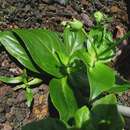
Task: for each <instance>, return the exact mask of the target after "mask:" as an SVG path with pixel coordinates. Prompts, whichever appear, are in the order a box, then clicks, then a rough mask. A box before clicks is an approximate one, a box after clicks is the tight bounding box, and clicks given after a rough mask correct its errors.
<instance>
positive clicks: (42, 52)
mask: <svg viewBox="0 0 130 130" xmlns="http://www.w3.org/2000/svg"><path fill="white" fill-rule="evenodd" d="M15 32H16V33H17V34H18V35H19V37H20V38H21V39H22V40H23V41H24V43H25V46H26V47H27V49H28V51H29V53H30V54H31V56H32V58H33V60H34V61H35V63H36V64H37V65H38V66H39V67H40V68H41V69H43V70H44V71H46V72H47V73H49V74H51V75H53V76H55V77H62V73H61V68H62V64H61V62H60V61H59V59H58V57H57V55H56V52H57V51H59V48H60V47H59V46H60V41H59V39H58V38H57V36H56V34H54V33H51V32H49V31H47V30H42V29H37V30H15Z"/></svg>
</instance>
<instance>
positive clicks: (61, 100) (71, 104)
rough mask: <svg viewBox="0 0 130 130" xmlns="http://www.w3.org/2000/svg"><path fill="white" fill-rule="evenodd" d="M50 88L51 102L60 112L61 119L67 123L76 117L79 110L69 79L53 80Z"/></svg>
mask: <svg viewBox="0 0 130 130" xmlns="http://www.w3.org/2000/svg"><path fill="white" fill-rule="evenodd" d="M49 87H50V96H51V100H52V102H53V104H54V106H55V107H56V108H57V110H58V111H59V114H60V119H61V120H63V121H65V122H67V121H68V120H69V119H70V118H72V117H74V114H75V112H76V110H77V109H78V107H77V103H76V99H75V96H74V93H73V91H72V89H71V88H70V86H69V84H68V83H67V78H62V79H53V80H51V82H50V84H49Z"/></svg>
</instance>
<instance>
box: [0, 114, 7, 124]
mask: <svg viewBox="0 0 130 130" xmlns="http://www.w3.org/2000/svg"><path fill="white" fill-rule="evenodd" d="M5 121H6V117H5V114H4V113H0V123H4V122H5Z"/></svg>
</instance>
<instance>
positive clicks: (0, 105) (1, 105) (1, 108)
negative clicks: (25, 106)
mask: <svg viewBox="0 0 130 130" xmlns="http://www.w3.org/2000/svg"><path fill="white" fill-rule="evenodd" d="M3 111H4V105H3V104H0V113H2V112H3Z"/></svg>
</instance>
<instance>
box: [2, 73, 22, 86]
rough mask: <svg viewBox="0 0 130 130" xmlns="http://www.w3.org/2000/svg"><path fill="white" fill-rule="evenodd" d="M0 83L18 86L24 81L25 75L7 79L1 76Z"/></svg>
mask: <svg viewBox="0 0 130 130" xmlns="http://www.w3.org/2000/svg"><path fill="white" fill-rule="evenodd" d="M0 81H2V82H5V83H10V84H12V83H13V84H17V83H21V82H23V81H24V77H23V75H20V76H17V77H6V76H0Z"/></svg>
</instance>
